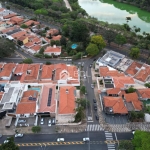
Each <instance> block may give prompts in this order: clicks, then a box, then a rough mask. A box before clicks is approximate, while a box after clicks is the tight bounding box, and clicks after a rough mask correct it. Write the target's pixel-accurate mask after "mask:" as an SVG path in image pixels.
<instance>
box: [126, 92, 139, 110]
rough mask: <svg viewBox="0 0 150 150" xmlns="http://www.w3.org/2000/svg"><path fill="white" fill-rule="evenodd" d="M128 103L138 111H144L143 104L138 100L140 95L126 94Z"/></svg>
mask: <svg viewBox="0 0 150 150" xmlns="http://www.w3.org/2000/svg"><path fill="white" fill-rule="evenodd" d="M124 98H125V100H126V101H127V102H131V103H132V104H133V106H134V108H135V109H136V110H142V102H141V101H139V100H138V95H137V94H136V93H135V92H134V93H128V94H124Z"/></svg>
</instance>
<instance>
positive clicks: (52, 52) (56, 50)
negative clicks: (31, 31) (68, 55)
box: [44, 45, 61, 56]
mask: <svg viewBox="0 0 150 150" xmlns="http://www.w3.org/2000/svg"><path fill="white" fill-rule="evenodd" d="M44 54H47V55H49V56H53V55H55V56H59V55H60V54H61V47H59V46H56V45H54V46H53V47H51V46H48V47H47V48H46V49H45V51H44Z"/></svg>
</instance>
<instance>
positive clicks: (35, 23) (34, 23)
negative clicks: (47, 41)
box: [24, 20, 40, 27]
mask: <svg viewBox="0 0 150 150" xmlns="http://www.w3.org/2000/svg"><path fill="white" fill-rule="evenodd" d="M24 24H25V25H27V26H28V27H29V26H34V25H39V24H40V23H39V22H37V21H34V20H28V21H26V22H25V23H24Z"/></svg>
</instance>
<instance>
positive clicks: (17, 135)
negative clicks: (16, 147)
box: [15, 133, 23, 137]
mask: <svg viewBox="0 0 150 150" xmlns="http://www.w3.org/2000/svg"><path fill="white" fill-rule="evenodd" d="M15 137H23V134H21V133H18V134H15Z"/></svg>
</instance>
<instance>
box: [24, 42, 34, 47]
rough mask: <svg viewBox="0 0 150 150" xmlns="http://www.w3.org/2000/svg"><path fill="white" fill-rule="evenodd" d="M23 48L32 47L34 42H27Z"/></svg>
mask: <svg viewBox="0 0 150 150" xmlns="http://www.w3.org/2000/svg"><path fill="white" fill-rule="evenodd" d="M24 46H25V47H27V48H30V47H32V46H34V42H28V43H26V44H24Z"/></svg>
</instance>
